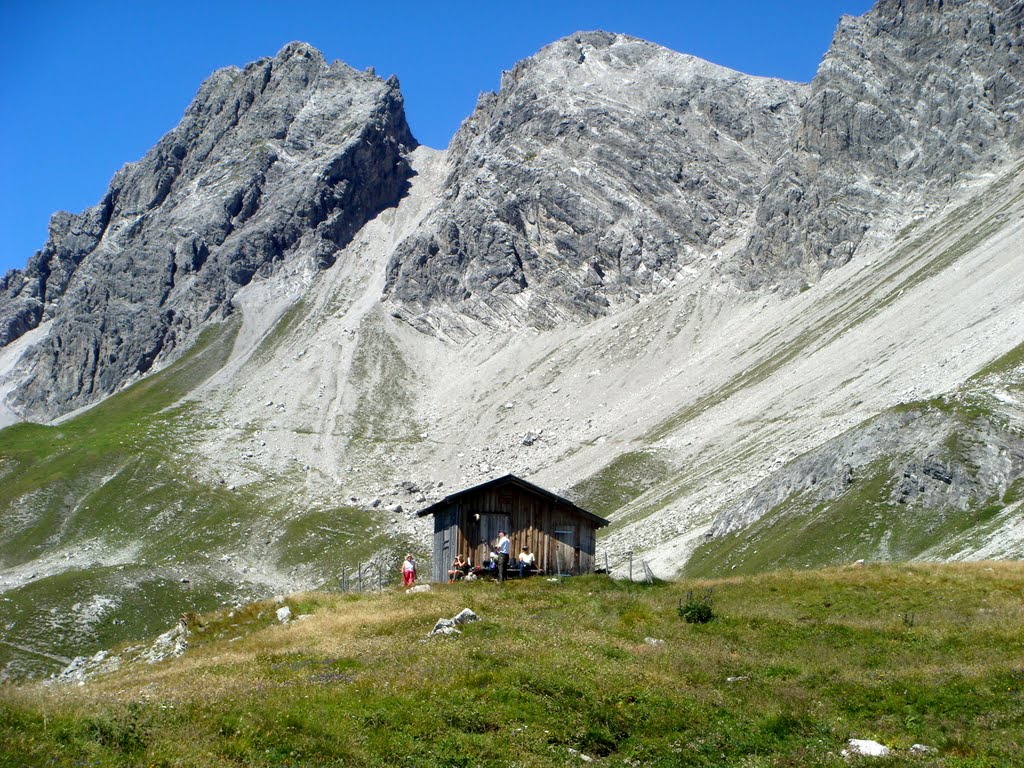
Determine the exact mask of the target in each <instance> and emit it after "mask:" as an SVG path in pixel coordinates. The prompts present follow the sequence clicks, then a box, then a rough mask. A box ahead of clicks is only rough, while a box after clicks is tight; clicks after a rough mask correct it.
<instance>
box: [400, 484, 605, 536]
mask: <svg viewBox="0 0 1024 768" xmlns="http://www.w3.org/2000/svg"><path fill="white" fill-rule="evenodd" d="M504 485H516V486H519V487H520V488H522V489H523V490H525V491H529V492H530V493H534V494H536V495H538V496H543V497H544V498H546V499H549V500H551V501H553V502H555V503H556V504H564V505H565V506H567V507H569V508H570V509H572V510H574V511H575V512H578V513H579V514H580V515H581V516H582V517H585V518H587V519H588V520H590V521H592V522H594V523H595V524H596V525H597V527H598V528H601V527H603V526H605V525H608V524H609V521H607V520H605V519H604V518H603V517H599V516H598V515H595V514H594V513H593V512H588V511H587V510H585V509H583V508H582V507H578V506H576V505H575V504H573V503H572V502H571V501H569V500H568V499H567V498H565V497H563V496H559V495H558V494H556V493H552V492H551V491H549V490H546V489H544V488H541V487H540V486H539V485H534V484H533V483H528V482H527V481H526V480H523V479H522V478H521V477H516V476H515V475H503V476H502V477H496V478H494V479H493V480H488V481H487V482H486V483H480V485H474V486H473V487H472V488H466V489H464V490H461V491H458V492H456V493H450V494H448V495H447V496H445V497H444V498H443V499H441V500H440V501H437V502H434V503H433V504H431V505H430V506H429V507H426V508H425V509H421V510H420V511H419V512H417V513H416V514H417V516H419V517H425V516H427V515H433V514H435V513H437V512H440V511H441V509H443V508H444V507H446V506H447V505H448V504H451V503H452V502H453V501H455V500H456V499H459V498H462V497H463V496H468V495H469V494H471V493H475V492H477V491H486V490H489V489H491V488H497V487H499V486H504Z"/></svg>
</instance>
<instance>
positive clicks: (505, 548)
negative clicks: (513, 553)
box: [495, 531, 512, 581]
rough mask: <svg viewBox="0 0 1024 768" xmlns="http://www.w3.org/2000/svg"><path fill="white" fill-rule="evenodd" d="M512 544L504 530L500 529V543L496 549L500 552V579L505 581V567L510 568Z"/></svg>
mask: <svg viewBox="0 0 1024 768" xmlns="http://www.w3.org/2000/svg"><path fill="white" fill-rule="evenodd" d="M511 546H512V542H511V541H509V539H508V536H506V535H505V532H504V531H498V543H497V546H496V547H495V549H496V550H497V552H498V581H505V569H506V568H508V552H509V549H510V548H511Z"/></svg>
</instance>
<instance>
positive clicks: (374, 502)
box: [370, 496, 381, 509]
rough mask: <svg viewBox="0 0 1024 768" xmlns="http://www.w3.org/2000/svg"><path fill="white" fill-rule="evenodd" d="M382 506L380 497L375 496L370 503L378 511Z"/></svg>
mask: <svg viewBox="0 0 1024 768" xmlns="http://www.w3.org/2000/svg"><path fill="white" fill-rule="evenodd" d="M380 505H381V500H380V497H379V496H374V497H373V499H372V500H371V501H370V506H371V507H373V508H374V509H376V508H377V507H379V506H380Z"/></svg>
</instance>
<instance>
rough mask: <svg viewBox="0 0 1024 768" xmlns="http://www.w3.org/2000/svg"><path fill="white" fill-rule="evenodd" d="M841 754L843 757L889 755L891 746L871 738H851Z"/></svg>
mask: <svg viewBox="0 0 1024 768" xmlns="http://www.w3.org/2000/svg"><path fill="white" fill-rule="evenodd" d="M840 754H841V755H842V756H843V757H858V756H861V757H888V756H889V748H888V747H887V746H885V745H884V744H879V743H878V742H877V741H872V740H871V739H850V740H849V741H847V742H846V749H844V750H843V751H842V752H841V753H840Z"/></svg>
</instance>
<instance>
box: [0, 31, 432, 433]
mask: <svg viewBox="0 0 1024 768" xmlns="http://www.w3.org/2000/svg"><path fill="white" fill-rule="evenodd" d="M415 146H416V141H415V139H414V138H413V137H412V134H411V133H410V131H409V128H408V126H407V124H406V121H405V114H404V109H403V101H402V95H401V93H400V91H399V90H398V85H397V81H395V80H390V81H387V82H385V81H382V80H380V79H379V78H377V77H375V76H374V75H372V74H369V73H364V72H359V71H356V70H354V69H352V68H351V67H349V66H347V65H344V64H341V63H335V64H333V65H331V66H327V65H326V64H325V62H324V58H323V56H322V55H321V54H320V52H319V51H317V50H316V49H315V48H313V47H311V46H309V45H306V44H304V43H290V44H288V45H286V46H285V47H284V48H282V50H281V51H280V52H279V53H278V54H277V56H275V57H273V58H266V59H261V60H259V61H257V62H253V63H252V64H249V65H247V66H246V67H245V68H244V69H242V70H239V69H237V68H226V69H222V70H219V71H218V72H216V73H214V75H213V76H211V77H210V78H208V79H207V80H206V81H205V82H204V83H203V84H202V86H201V87H200V88H199V92H198V93H197V95H196V98H195V99H194V100H193V101H192V103H191V104H190V105H189V106H188V108H187V109H186V111H185V115H184V117H183V118H182V121H181V123H180V124H179V125H178V126H177V127H176V128H174V129H173V130H172V131H171V132H170V133H168V134H167V135H166V136H165V137H164V138H163V139H161V140H160V142H159V143H158V144H157V145H156V146H155V147H154V148H153V149H152V150H151V151H150V152H149V153H147V154H146V156H145V157H143V158H142V159H141V160H140V161H138V162H136V163H130V164H128V165H126V166H125V167H124V168H122V169H121V170H120V171H118V172H117V173H116V174H115V176H114V179H113V181H112V182H111V184H110V188H109V190H108V191H107V193H106V195H105V196H104V198H103V200H102V201H101V202H100V204H99V205H97V206H96V207H94V208H91V209H89V210H87V211H85V212H84V213H82V214H81V215H73V214H60V215H58V216H56V217H55V218H54V220H53V222H52V223H51V231H50V238H49V240H48V241H47V243H46V245H45V246H44V248H43V249H42V251H40V252H39V253H37V254H36V255H35V256H34V257H33V258H32V259H31V260H30V262H29V264H28V266H27V267H26V269H25V270H23V271H21V272H13V273H10V274H8V275H7V276H6V277H5V278H4V283H3V286H2V287H3V290H4V296H5V300H4V301H3V303H2V305H0V344H9V343H10V342H12V341H13V340H15V339H17V338H18V337H20V336H21V335H23V334H24V333H25V332H26V331H28V330H30V329H31V328H34V327H36V326H38V325H40V324H41V323H43V322H46V321H52V322H51V323H50V324H49V327H48V335H47V337H46V338H45V339H44V340H43V341H41V342H39V343H38V344H37V345H36V346H35V347H34V348H33V350H32V352H31V353H30V356H29V359H28V361H27V365H28V366H29V370H30V373H29V375H28V376H26V377H25V378H24V380H23V381H22V382H21V383H20V384H19V385H18V387H17V391H16V392H15V394H14V399H15V402H17V403H18V404H19V407H20V408H21V410H22V411H23V412H24V413H26V414H29V415H33V416H35V417H37V418H38V417H42V418H52V417H54V416H56V415H59V414H61V413H63V412H66V411H68V410H70V409H72V408H75V407H77V406H80V405H85V404H87V403H90V402H93V401H95V399H96V398H98V397H101V396H103V395H105V394H109V393H110V392H112V391H114V390H116V389H117V388H118V387H119V386H120V385H121V384H123V383H124V382H125V381H126V380H130V379H131V378H132V377H134V376H137V375H139V374H141V373H145V372H146V371H147V370H149V369H150V367H151V366H152V365H153V364H154V363H155V362H156V361H157V360H159V359H165V358H167V357H168V356H169V355H171V354H173V353H174V351H175V350H176V349H178V348H180V347H181V346H182V345H185V346H187V345H188V344H189V343H190V341H191V340H192V339H194V338H195V335H196V333H197V332H198V331H199V330H200V329H201V328H202V326H203V325H204V323H206V322H207V321H209V320H211V319H212V320H215V319H218V318H223V317H224V316H226V315H227V314H228V313H230V312H231V311H232V310H231V299H232V296H233V295H234V293H235V291H236V290H237V289H238V288H239V287H240V286H244V285H246V284H247V283H249V282H250V281H251V280H252V279H253V278H254V277H255V276H256V275H258V274H259V275H264V276H266V275H269V274H271V273H273V272H274V271H276V270H277V269H280V268H282V267H283V266H288V265H298V264H302V263H308V264H310V265H311V266H313V267H314V268H323V267H325V266H327V265H329V264H331V263H333V261H334V258H335V254H336V253H337V252H338V250H339V249H340V248H342V247H344V245H345V244H346V243H347V242H348V241H349V240H350V239H351V237H352V235H353V234H354V233H355V232H356V231H357V230H358V229H359V228H360V227H361V226H362V224H363V223H364V222H365V221H366V220H367V219H369V218H370V217H372V216H373V215H375V214H376V213H377V212H378V211H380V210H381V209H382V208H385V207H387V206H390V205H394V204H395V203H396V202H397V200H398V199H399V197H400V195H401V193H402V191H403V189H404V188H405V181H406V178H407V177H408V175H409V169H408V165H407V163H406V161H405V159H404V157H405V154H406V153H407V152H408V151H410V150H411V149H412V148H413V147H415ZM289 268H293V267H289Z"/></svg>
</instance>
